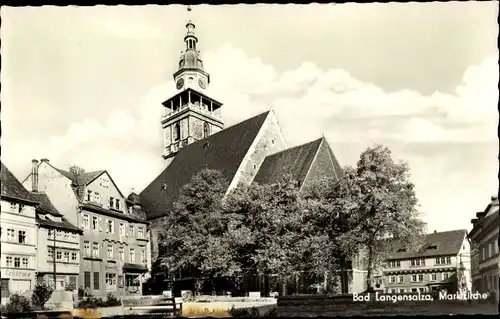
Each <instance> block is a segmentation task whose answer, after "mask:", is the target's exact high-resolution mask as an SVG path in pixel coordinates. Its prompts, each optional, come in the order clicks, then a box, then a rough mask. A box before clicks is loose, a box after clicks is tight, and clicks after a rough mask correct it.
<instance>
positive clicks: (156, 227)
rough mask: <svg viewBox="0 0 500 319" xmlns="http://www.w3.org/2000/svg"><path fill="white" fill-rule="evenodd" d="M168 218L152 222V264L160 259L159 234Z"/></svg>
mask: <svg viewBox="0 0 500 319" xmlns="http://www.w3.org/2000/svg"><path fill="white" fill-rule="evenodd" d="M165 221H166V217H160V218H156V219H153V220H151V221H150V223H151V224H150V225H151V262H152V263H155V262H156V258H158V234H159V232H160V230H161V229H162V228H163V226H164V225H165Z"/></svg>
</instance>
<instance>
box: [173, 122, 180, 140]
mask: <svg viewBox="0 0 500 319" xmlns="http://www.w3.org/2000/svg"><path fill="white" fill-rule="evenodd" d="M180 139H181V125H180V124H179V123H175V124H174V141H178V140H180Z"/></svg>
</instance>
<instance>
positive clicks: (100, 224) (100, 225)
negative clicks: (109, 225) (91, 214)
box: [99, 217, 102, 231]
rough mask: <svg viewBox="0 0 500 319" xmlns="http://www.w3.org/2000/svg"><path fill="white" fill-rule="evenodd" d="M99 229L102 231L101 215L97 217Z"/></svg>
mask: <svg viewBox="0 0 500 319" xmlns="http://www.w3.org/2000/svg"><path fill="white" fill-rule="evenodd" d="M99 231H102V217H99Z"/></svg>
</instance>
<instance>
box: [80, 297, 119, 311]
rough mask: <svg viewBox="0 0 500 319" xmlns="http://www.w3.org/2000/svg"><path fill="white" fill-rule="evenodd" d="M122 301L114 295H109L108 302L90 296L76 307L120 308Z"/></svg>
mask: <svg viewBox="0 0 500 319" xmlns="http://www.w3.org/2000/svg"><path fill="white" fill-rule="evenodd" d="M120 305H121V301H120V299H118V298H116V297H115V296H113V295H112V294H108V295H107V297H106V300H103V299H102V298H99V297H94V296H89V297H86V298H84V299H82V300H80V301H79V302H78V304H77V306H76V308H78V309H95V308H103V307H116V306H120Z"/></svg>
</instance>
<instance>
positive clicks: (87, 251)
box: [83, 241, 147, 264]
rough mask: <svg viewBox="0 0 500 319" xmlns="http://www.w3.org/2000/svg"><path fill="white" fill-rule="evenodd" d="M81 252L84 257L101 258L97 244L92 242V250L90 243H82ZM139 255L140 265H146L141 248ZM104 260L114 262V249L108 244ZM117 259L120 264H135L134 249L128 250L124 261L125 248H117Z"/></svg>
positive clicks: (144, 252) (144, 255)
mask: <svg viewBox="0 0 500 319" xmlns="http://www.w3.org/2000/svg"><path fill="white" fill-rule="evenodd" d="M83 252H84V256H85V257H94V258H101V255H100V253H99V243H97V242H93V243H92V250H91V245H90V242H88V241H85V242H84V243H83ZM140 253H141V259H140V260H141V262H140V263H141V264H145V263H147V258H146V249H145V248H142V249H141V250H140ZM106 258H107V259H110V260H115V259H116V258H115V252H114V247H113V245H111V244H109V245H108V247H107V254H106ZM118 259H119V260H120V261H121V262H125V261H127V262H130V263H133V264H135V263H136V255H135V248H129V252H128V259H125V248H124V247H119V248H118Z"/></svg>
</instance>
